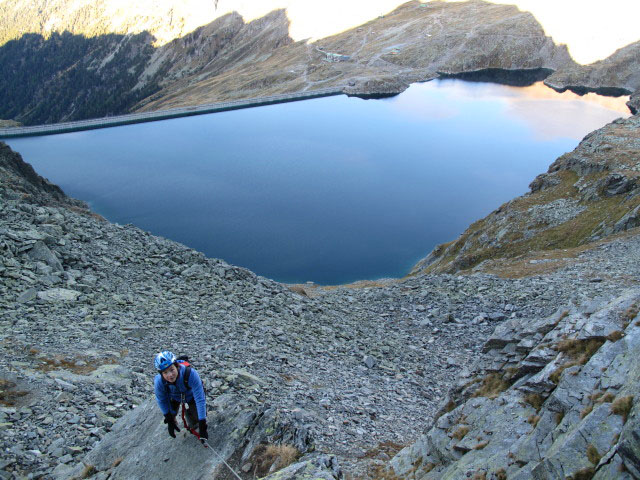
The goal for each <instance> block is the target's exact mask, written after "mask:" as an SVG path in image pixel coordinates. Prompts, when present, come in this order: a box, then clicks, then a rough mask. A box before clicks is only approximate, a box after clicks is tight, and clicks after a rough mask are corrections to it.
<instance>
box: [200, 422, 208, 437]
mask: <svg viewBox="0 0 640 480" xmlns="http://www.w3.org/2000/svg"><path fill="white" fill-rule="evenodd" d="M198 423H199V427H200V428H199V429H200V438H204V439H205V440H208V439H209V434H208V433H207V421H206V420H200V421H199V422H198Z"/></svg>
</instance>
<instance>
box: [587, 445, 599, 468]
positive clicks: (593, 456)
mask: <svg viewBox="0 0 640 480" xmlns="http://www.w3.org/2000/svg"><path fill="white" fill-rule="evenodd" d="M601 458H602V455H600V453H598V449H597V448H596V447H595V446H593V445H592V444H591V443H590V444H589V446H588V447H587V459H588V460H589V461H590V462H591V463H592V464H593V465H594V466H595V465H598V463H599V462H600V459H601Z"/></svg>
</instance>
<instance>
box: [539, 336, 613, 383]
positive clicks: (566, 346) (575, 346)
mask: <svg viewBox="0 0 640 480" xmlns="http://www.w3.org/2000/svg"><path fill="white" fill-rule="evenodd" d="M604 342H605V340H604V339H600V338H591V339H585V340H577V339H569V340H562V341H561V342H560V343H558V344H557V345H556V347H555V348H556V350H558V351H559V352H563V353H565V354H566V355H567V357H568V360H567V361H566V362H565V363H564V364H562V365H560V366H559V367H558V368H557V369H556V370H555V371H554V372H553V373H552V374H551V375H550V376H549V379H550V380H551V381H552V382H553V383H555V384H557V383H558V382H559V381H560V377H561V375H562V372H564V371H565V370H566V369H567V368H569V367H574V366H578V365H584V364H586V363H587V362H588V361H589V359H590V358H591V357H592V356H593V354H594V353H596V352H597V351H598V349H599V348H600V347H601V346H602V345H603V344H604Z"/></svg>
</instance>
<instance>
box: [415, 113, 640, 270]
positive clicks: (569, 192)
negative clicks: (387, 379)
mask: <svg viewBox="0 0 640 480" xmlns="http://www.w3.org/2000/svg"><path fill="white" fill-rule="evenodd" d="M639 177H640V116H638V115H635V116H633V117H630V118H628V119H624V120H622V119H619V120H616V121H614V122H612V123H610V124H609V125H606V126H605V127H603V128H601V129H599V130H597V131H595V132H592V133H590V134H589V135H587V136H586V137H585V138H584V139H583V140H582V141H581V142H580V144H579V145H578V147H576V149H575V150H574V151H573V152H570V153H567V154H565V155H563V156H561V157H560V158H558V159H557V160H556V161H555V162H554V163H553V164H551V166H550V167H549V171H548V172H547V173H545V174H542V175H539V176H538V177H537V178H536V179H535V180H534V181H533V182H532V183H531V185H530V188H531V191H530V192H529V193H528V194H526V195H523V196H522V197H518V198H516V199H514V200H511V201H509V202H507V203H506V204H504V205H502V206H501V207H500V208H498V209H497V210H495V211H494V212H492V213H491V214H490V215H488V216H487V217H485V218H484V219H482V220H479V221H477V222H476V223H474V224H473V225H471V226H470V227H469V228H468V229H467V230H466V231H465V232H464V233H463V234H462V235H461V236H460V237H459V238H458V239H456V240H454V241H453V242H450V243H447V244H443V245H439V246H438V247H436V248H435V249H434V250H433V251H432V252H431V253H430V255H429V256H428V257H426V258H425V259H423V260H422V261H421V262H419V263H418V265H416V267H415V268H414V269H413V273H416V272H449V273H453V272H457V271H459V270H468V269H472V270H473V271H483V270H486V269H490V268H491V266H492V264H495V261H496V259H504V258H517V257H522V256H524V255H528V254H530V252H532V251H536V252H543V251H546V250H557V249H566V248H573V247H578V246H580V245H584V244H586V243H589V242H593V241H594V240H597V239H599V238H603V237H606V236H607V235H610V234H612V233H618V232H624V231H626V230H628V229H630V228H635V227H637V226H639V225H640V181H639Z"/></svg>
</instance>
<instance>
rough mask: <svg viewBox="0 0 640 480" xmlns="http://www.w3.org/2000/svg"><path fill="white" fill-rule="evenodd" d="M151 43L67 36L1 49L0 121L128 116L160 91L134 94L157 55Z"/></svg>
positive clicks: (144, 37)
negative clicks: (150, 61) (130, 111)
mask: <svg viewBox="0 0 640 480" xmlns="http://www.w3.org/2000/svg"><path fill="white" fill-rule="evenodd" d="M152 40H153V38H152V37H151V36H150V35H149V34H147V33H140V34H138V35H128V36H125V35H116V34H108V35H102V36H97V37H91V38H87V37H85V36H83V35H73V34H71V33H69V32H64V33H52V34H51V36H50V37H49V38H47V39H45V38H44V37H43V36H41V35H38V34H25V35H23V36H22V37H20V38H19V39H17V40H12V41H10V42H7V43H6V44H5V45H3V46H2V47H0V65H2V66H3V71H4V72H5V75H3V77H4V78H3V82H0V98H2V103H1V104H0V118H5V119H14V120H17V121H19V122H21V123H23V124H25V125H33V124H42V123H53V122H58V121H63V120H64V121H67V120H82V119H87V118H98V117H104V116H108V115H116V114H121V113H126V112H127V111H129V109H130V108H131V107H132V106H133V105H134V104H135V103H137V102H138V101H140V100H141V99H143V98H145V97H147V96H149V95H151V94H152V93H154V92H155V91H157V90H158V86H157V85H155V84H152V85H150V86H148V87H146V88H142V89H138V90H134V87H135V86H136V84H137V83H138V79H139V76H140V74H141V73H142V71H143V70H144V68H145V65H146V63H147V61H148V59H149V58H150V57H151V55H152V53H153V47H152V46H151V42H152Z"/></svg>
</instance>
